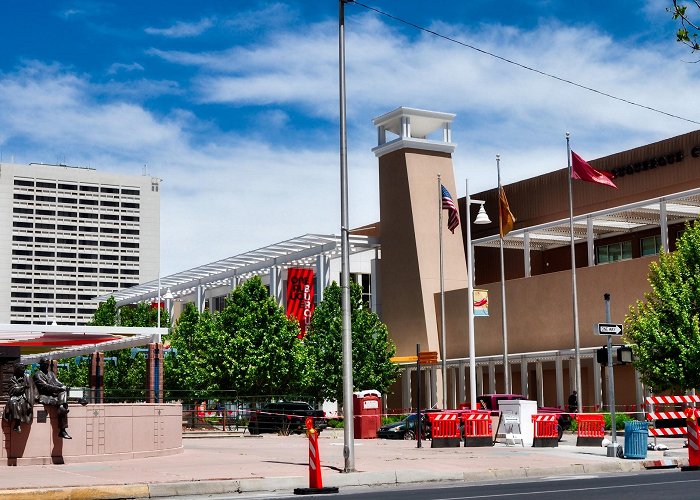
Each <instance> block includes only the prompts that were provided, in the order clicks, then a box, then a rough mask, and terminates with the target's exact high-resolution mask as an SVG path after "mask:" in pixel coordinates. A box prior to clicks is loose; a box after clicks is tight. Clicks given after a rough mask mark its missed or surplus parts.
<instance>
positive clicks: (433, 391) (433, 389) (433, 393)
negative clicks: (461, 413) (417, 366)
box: [430, 365, 438, 408]
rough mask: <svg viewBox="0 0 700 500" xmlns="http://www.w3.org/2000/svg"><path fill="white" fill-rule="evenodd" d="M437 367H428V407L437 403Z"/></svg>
mask: <svg viewBox="0 0 700 500" xmlns="http://www.w3.org/2000/svg"><path fill="white" fill-rule="evenodd" d="M437 374H438V371H437V366H436V365H432V366H431V367H430V407H431V408H432V406H433V405H434V404H435V403H437V402H438V397H437V382H438V380H437Z"/></svg>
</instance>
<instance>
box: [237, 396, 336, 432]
mask: <svg viewBox="0 0 700 500" xmlns="http://www.w3.org/2000/svg"><path fill="white" fill-rule="evenodd" d="M306 417H312V418H313V419H314V429H316V431H318V432H321V431H322V430H323V429H325V428H326V427H328V422H327V421H326V414H325V413H324V412H323V410H315V409H314V408H313V407H312V406H311V405H310V404H309V403H304V402H300V401H280V402H277V403H268V404H266V405H264V406H263V407H262V408H260V409H258V410H255V411H253V412H251V414H250V421H249V422H248V432H250V433H251V434H260V433H261V432H277V433H281V434H293V433H294V434H301V433H303V432H305V431H306Z"/></svg>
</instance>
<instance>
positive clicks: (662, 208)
mask: <svg viewBox="0 0 700 500" xmlns="http://www.w3.org/2000/svg"><path fill="white" fill-rule="evenodd" d="M659 225H660V226H661V247H662V248H663V249H664V251H666V252H668V220H667V219H666V200H661V201H660V202H659Z"/></svg>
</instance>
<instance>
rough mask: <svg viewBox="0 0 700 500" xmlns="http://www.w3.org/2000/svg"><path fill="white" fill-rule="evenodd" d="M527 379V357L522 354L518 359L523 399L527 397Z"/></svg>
mask: <svg viewBox="0 0 700 500" xmlns="http://www.w3.org/2000/svg"><path fill="white" fill-rule="evenodd" d="M528 389H529V388H528V380H527V359H525V356H523V357H522V358H521V359H520V391H521V394H522V395H523V396H525V399H529V392H528Z"/></svg>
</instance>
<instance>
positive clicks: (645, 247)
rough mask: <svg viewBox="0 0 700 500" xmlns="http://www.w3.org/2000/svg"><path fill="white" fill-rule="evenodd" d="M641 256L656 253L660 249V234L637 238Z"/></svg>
mask: <svg viewBox="0 0 700 500" xmlns="http://www.w3.org/2000/svg"><path fill="white" fill-rule="evenodd" d="M639 244H640V247H641V254H642V257H644V256H645V255H658V254H659V252H660V251H661V236H649V237H648V238H642V239H641V240H639Z"/></svg>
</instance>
